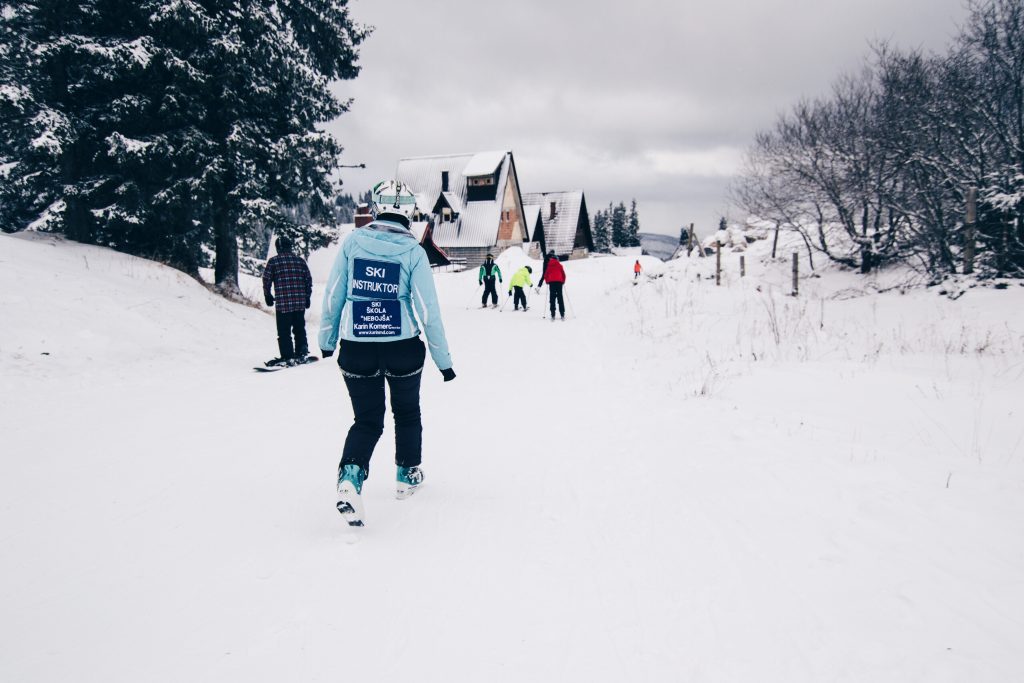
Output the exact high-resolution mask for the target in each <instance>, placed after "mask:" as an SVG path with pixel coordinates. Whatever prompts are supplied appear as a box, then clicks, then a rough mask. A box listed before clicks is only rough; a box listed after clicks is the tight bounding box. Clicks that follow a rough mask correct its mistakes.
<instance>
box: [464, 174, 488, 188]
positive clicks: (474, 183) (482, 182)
mask: <svg viewBox="0 0 1024 683" xmlns="http://www.w3.org/2000/svg"><path fill="white" fill-rule="evenodd" d="M493 184H494V176H484V177H482V178H470V179H469V186H470V187H486V186H488V185H493Z"/></svg>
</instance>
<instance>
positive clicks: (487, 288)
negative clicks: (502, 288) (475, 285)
mask: <svg viewBox="0 0 1024 683" xmlns="http://www.w3.org/2000/svg"><path fill="white" fill-rule="evenodd" d="M496 281H497V278H493V277H485V278H484V298H483V299H481V300H480V304H481V305H482V306H486V305H487V297H488V296H489V297H491V303H492V304H494V305H497V304H498V290H497V289H495V287H494V283H495V282H496Z"/></svg>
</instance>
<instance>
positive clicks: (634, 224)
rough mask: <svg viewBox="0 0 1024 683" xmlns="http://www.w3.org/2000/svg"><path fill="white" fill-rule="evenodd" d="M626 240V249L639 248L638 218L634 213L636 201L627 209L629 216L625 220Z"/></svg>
mask: <svg viewBox="0 0 1024 683" xmlns="http://www.w3.org/2000/svg"><path fill="white" fill-rule="evenodd" d="M626 240H627V241H628V242H629V243H628V244H627V245H626V246H627V247H639V246H640V216H639V215H637V212H636V199H634V200H633V202H632V204H630V207H629V216H628V217H627V218H626Z"/></svg>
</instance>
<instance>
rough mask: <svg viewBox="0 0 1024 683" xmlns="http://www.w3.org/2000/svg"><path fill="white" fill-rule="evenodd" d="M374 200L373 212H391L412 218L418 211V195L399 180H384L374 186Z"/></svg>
mask: <svg viewBox="0 0 1024 683" xmlns="http://www.w3.org/2000/svg"><path fill="white" fill-rule="evenodd" d="M370 197H371V198H372V200H373V213H374V214H375V215H377V216H378V217H379V216H380V215H381V214H385V213H391V214H398V215H399V216H404V217H406V218H408V219H409V220H412V217H413V214H415V213H416V195H414V194H413V193H412V190H410V189H409V186H408V185H406V184H405V183H403V182H401V181H398V180H382V181H380V182H379V183H377V184H376V185H374V186H373V191H372V192H371V193H370Z"/></svg>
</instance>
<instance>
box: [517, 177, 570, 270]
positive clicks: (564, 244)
mask: <svg viewBox="0 0 1024 683" xmlns="http://www.w3.org/2000/svg"><path fill="white" fill-rule="evenodd" d="M551 202H554V203H555V216H554V218H552V217H551ZM523 206H524V208H523V212H524V213H525V212H526V208H525V207H527V206H528V207H534V206H536V207H537V208H538V209H539V210H540V220H541V225H543V227H544V246H545V247H546V248H547V249H548V250H549V251H550V250H551V249H554V250H555V253H556V254H558V255H559V256H568V255H569V254H571V253H572V249H573V246H574V244H575V242H576V227H577V225H578V224H579V220H580V209H581V208H582V207H583V206H584V201H583V190H570V191H568V192H524V193H523ZM527 225H529V226H530V227H531V229H532V228H533V227H534V226H536V222H534V223H528V224H527Z"/></svg>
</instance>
